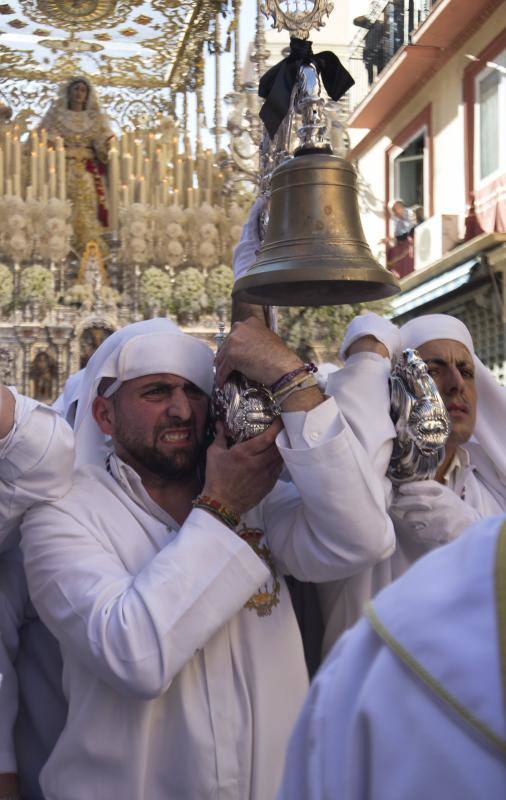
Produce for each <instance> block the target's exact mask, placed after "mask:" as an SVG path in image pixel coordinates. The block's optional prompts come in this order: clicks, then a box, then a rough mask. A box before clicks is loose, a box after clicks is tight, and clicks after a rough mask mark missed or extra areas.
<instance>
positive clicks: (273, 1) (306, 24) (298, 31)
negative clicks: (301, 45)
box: [262, 0, 334, 39]
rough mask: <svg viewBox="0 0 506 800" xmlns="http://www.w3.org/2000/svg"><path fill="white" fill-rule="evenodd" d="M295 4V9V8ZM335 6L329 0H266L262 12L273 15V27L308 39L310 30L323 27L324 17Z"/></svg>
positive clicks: (269, 15) (267, 15)
mask: <svg viewBox="0 0 506 800" xmlns="http://www.w3.org/2000/svg"><path fill="white" fill-rule="evenodd" d="M293 5H295V9H293ZM333 8H334V3H332V2H329V0H295V3H293V2H292V1H291V0H264V2H263V3H262V12H263V13H264V14H265V16H266V17H272V20H273V22H272V27H273V28H277V30H278V31H282V30H285V31H288V33H289V34H290V36H297V37H298V38H299V39H307V38H308V36H309V31H311V30H313V29H315V30H318V28H323V26H324V25H325V22H324V21H323V18H324V17H328V16H329V14H330V13H331V11H332V9H333Z"/></svg>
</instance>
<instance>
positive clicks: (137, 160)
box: [134, 139, 142, 178]
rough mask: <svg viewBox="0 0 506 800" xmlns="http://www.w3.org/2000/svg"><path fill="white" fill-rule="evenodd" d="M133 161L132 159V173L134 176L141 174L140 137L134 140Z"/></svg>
mask: <svg viewBox="0 0 506 800" xmlns="http://www.w3.org/2000/svg"><path fill="white" fill-rule="evenodd" d="M134 152H135V161H134V174H135V177H136V178H139V177H140V176H141V175H142V141H141V139H136V140H135V151H134Z"/></svg>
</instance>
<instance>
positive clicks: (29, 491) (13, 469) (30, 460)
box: [0, 388, 74, 550]
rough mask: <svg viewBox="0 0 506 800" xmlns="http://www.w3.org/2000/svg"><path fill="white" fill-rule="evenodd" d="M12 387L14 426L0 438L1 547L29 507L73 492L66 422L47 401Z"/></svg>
mask: <svg viewBox="0 0 506 800" xmlns="http://www.w3.org/2000/svg"><path fill="white" fill-rule="evenodd" d="M10 391H11V392H12V393H13V395H14V397H15V400H16V407H15V416H14V425H13V427H12V429H11V431H10V433H9V434H8V435H7V436H6V437H5V438H4V439H3V440H2V441H0V550H1V549H2V543H5V540H6V539H7V537H8V536H9V534H14V532H15V531H16V529H17V527H18V526H19V523H20V520H21V517H22V515H23V513H24V512H25V511H26V509H27V508H29V507H30V506H31V505H33V504H34V503H38V502H40V501H45V500H55V499H56V498H58V497H61V496H62V495H64V494H65V492H67V491H68V489H69V488H70V476H71V473H72V465H73V459H74V452H73V435H72V431H71V429H70V428H69V426H68V425H67V423H66V422H65V421H64V420H63V419H61V418H60V417H59V416H58V414H57V413H56V412H55V411H53V410H52V409H50V408H48V407H47V406H44V405H41V404H40V403H37V402H36V401H34V400H32V399H30V398H28V397H23V395H20V394H18V393H17V392H16V390H15V389H13V388H10ZM10 543H11V542H10V540H9V544H10Z"/></svg>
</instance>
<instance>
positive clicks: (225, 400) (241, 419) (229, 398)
mask: <svg viewBox="0 0 506 800" xmlns="http://www.w3.org/2000/svg"><path fill="white" fill-rule="evenodd" d="M215 340H216V345H217V348H218V349H219V348H220V346H221V344H222V343H223V342H224V340H225V326H224V324H223V323H222V322H220V325H219V333H218V334H217V336H216V337H215ZM280 413H281V410H280V408H279V406H278V405H277V403H276V401H275V399H274V397H273V395H272V392H271V391H270V390H269V389H268V388H267V386H263V385H262V384H260V383H256V382H254V381H250V380H248V379H247V378H245V376H244V375H241V374H240V373H239V372H233V373H232V374H231V375H229V376H228V378H227V380H226V382H225V384H224V385H223V387H222V388H221V389H219V388H218V387H217V386H215V387H214V390H213V397H212V400H211V415H212V418H213V420H214V421H215V422H216V421H219V422H223V425H224V428H225V436H226V437H227V439H229V440H230V441H232V442H234V443H236V442H245V441H246V440H247V439H252V438H253V437H254V436H258V434H260V433H263V432H264V431H266V430H267V428H268V427H269V425H272V423H273V422H274V420H275V419H276V417H279V415H280Z"/></svg>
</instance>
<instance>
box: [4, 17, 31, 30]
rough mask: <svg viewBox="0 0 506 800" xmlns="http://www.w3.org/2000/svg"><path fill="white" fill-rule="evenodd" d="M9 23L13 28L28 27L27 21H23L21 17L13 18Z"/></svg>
mask: <svg viewBox="0 0 506 800" xmlns="http://www.w3.org/2000/svg"><path fill="white" fill-rule="evenodd" d="M7 25H10V26H11V28H18V29H19V30H21V28H26V27H27V23H26V22H22V20H20V19H11V21H10V22H8V23H7Z"/></svg>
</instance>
